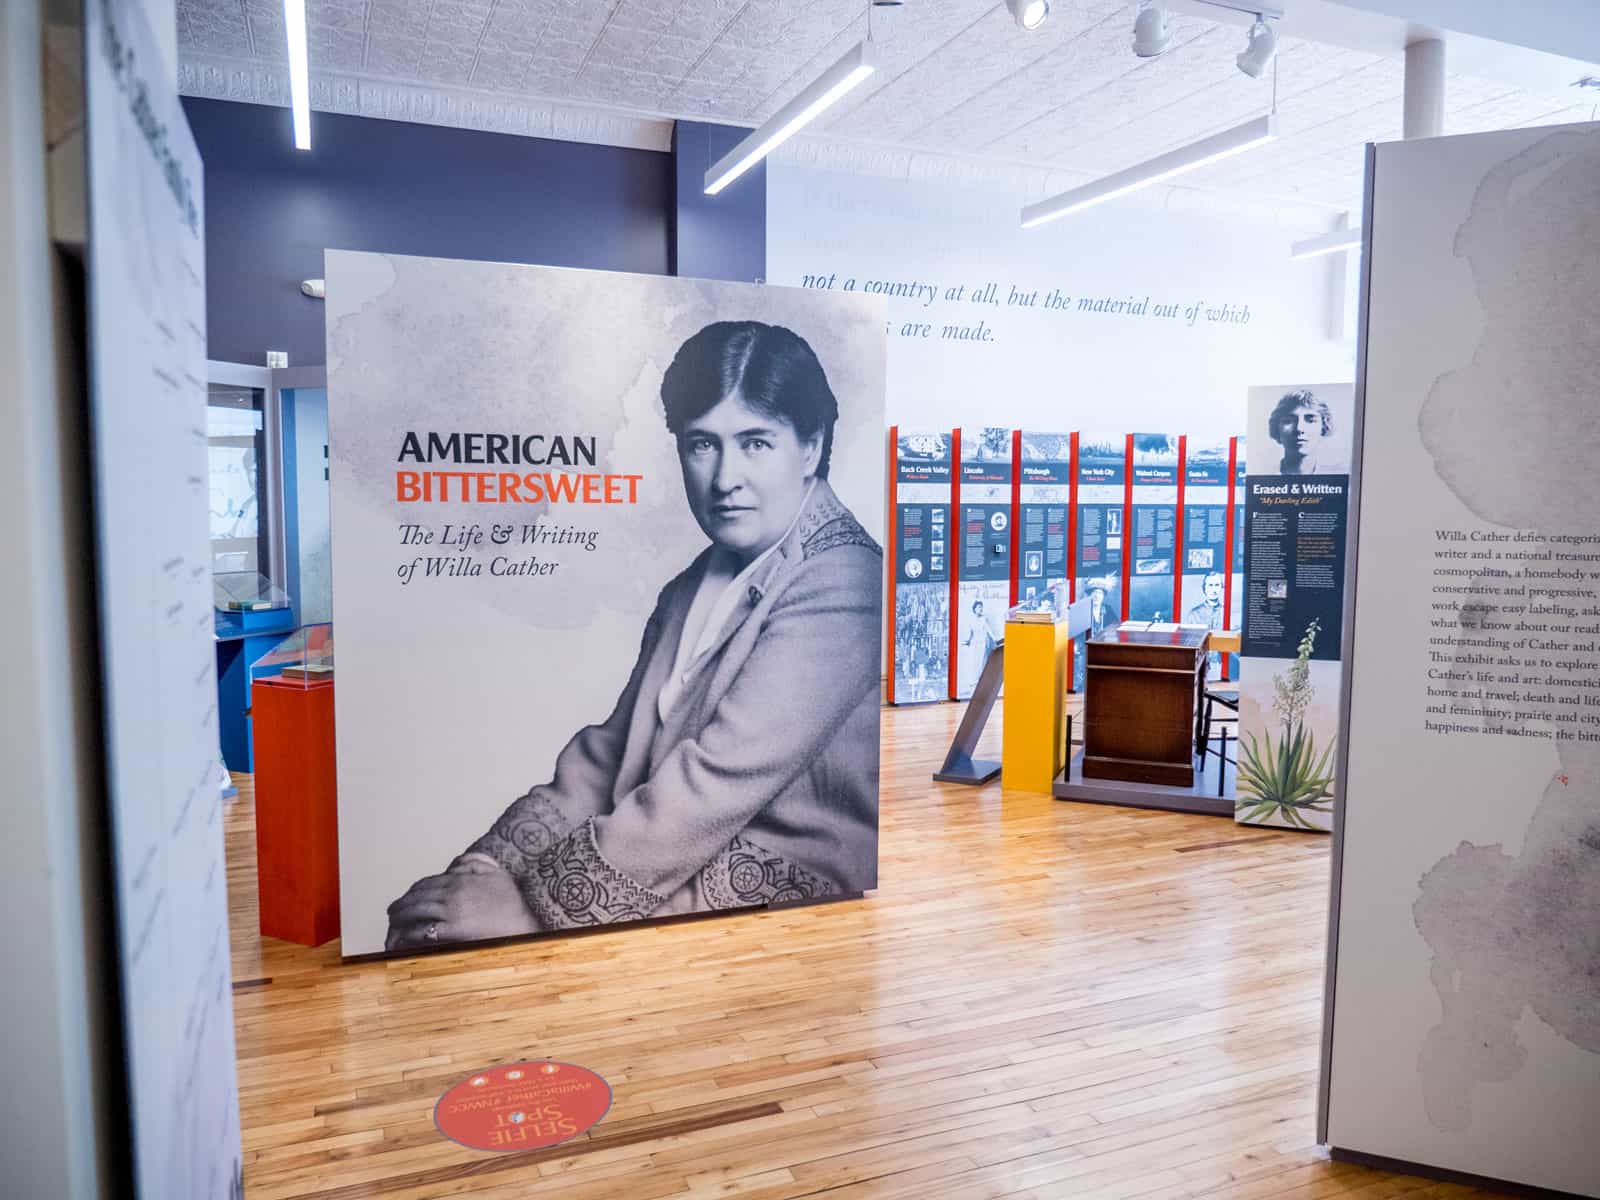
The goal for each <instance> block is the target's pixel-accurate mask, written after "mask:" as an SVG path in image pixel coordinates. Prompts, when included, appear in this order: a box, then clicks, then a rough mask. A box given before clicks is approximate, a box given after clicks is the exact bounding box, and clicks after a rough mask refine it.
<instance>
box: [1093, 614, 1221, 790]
mask: <svg viewBox="0 0 1600 1200" xmlns="http://www.w3.org/2000/svg"><path fill="white" fill-rule="evenodd" d="M1208 633H1209V631H1208V630H1204V629H1176V630H1172V631H1169V632H1166V633H1151V632H1148V631H1146V630H1116V629H1112V630H1107V631H1106V632H1105V633H1103V634H1101V635H1100V636H1099V637H1098V638H1091V639H1090V640H1089V644H1088V652H1087V660H1088V671H1087V676H1088V682H1087V684H1086V685H1085V688H1084V701H1083V707H1084V738H1083V751H1084V753H1083V775H1084V778H1086V779H1118V780H1124V781H1126V782H1129V783H1155V784H1164V785H1166V786H1169V787H1180V788H1187V787H1193V786H1194V755H1195V739H1196V737H1197V731H1198V726H1199V717H1200V690H1201V687H1202V686H1203V684H1204V679H1205V664H1206V639H1207V636H1208Z"/></svg>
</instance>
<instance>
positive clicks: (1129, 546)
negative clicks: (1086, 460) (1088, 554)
mask: <svg viewBox="0 0 1600 1200" xmlns="http://www.w3.org/2000/svg"><path fill="white" fill-rule="evenodd" d="M1132 574H1133V434H1131V433H1130V434H1129V435H1128V441H1127V448H1126V449H1125V450H1124V451H1123V458H1122V612H1121V613H1120V614H1119V616H1120V617H1121V619H1122V620H1124V621H1127V620H1131V619H1132V617H1133V607H1132V606H1133V582H1132Z"/></svg>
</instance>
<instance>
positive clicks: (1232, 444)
mask: <svg viewBox="0 0 1600 1200" xmlns="http://www.w3.org/2000/svg"><path fill="white" fill-rule="evenodd" d="M1238 479H1239V439H1238V438H1236V437H1234V438H1229V439H1228V532H1227V535H1226V537H1227V545H1226V548H1225V549H1224V550H1223V554H1224V555H1225V556H1226V558H1227V560H1228V565H1227V567H1226V569H1225V572H1224V575H1223V584H1222V588H1223V591H1222V624H1223V626H1224V627H1225V628H1227V629H1232V628H1233V552H1234V545H1233V541H1234V529H1235V527H1236V526H1235V521H1237V519H1238V518H1237V517H1236V516H1235V513H1234V505H1236V504H1238V503H1239V497H1238V496H1237V495H1236V492H1237V490H1238V487H1237V484H1238ZM1232 661H1233V655H1231V654H1224V655H1223V656H1222V677H1223V678H1224V679H1229V678H1231V677H1232V676H1231V674H1230V668H1231V667H1232Z"/></svg>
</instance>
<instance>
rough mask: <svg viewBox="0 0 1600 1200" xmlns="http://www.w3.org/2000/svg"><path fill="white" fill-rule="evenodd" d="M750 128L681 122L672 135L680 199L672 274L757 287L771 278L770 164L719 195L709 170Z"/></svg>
mask: <svg viewBox="0 0 1600 1200" xmlns="http://www.w3.org/2000/svg"><path fill="white" fill-rule="evenodd" d="M749 132H750V131H749V130H748V129H736V128H733V127H732V126H728V125H706V124H703V123H701V122H698V121H679V122H678V123H677V125H676V127H675V129H674V131H673V135H672V151H673V158H674V160H675V174H674V181H675V185H676V188H675V196H674V209H673V211H674V225H673V259H672V273H673V274H674V275H683V276H687V277H689V278H693V279H731V280H736V281H740V282H743V283H755V282H756V281H758V280H764V279H765V278H766V277H767V165H766V163H761V164H760V165H758V166H756V167H753V168H752V169H751V170H749V171H747V172H745V174H743V175H741V176H740V177H739V178H738V179H736V180H734V182H732V183H730V184H729V185H728V186H727V187H725V188H723V189H722V191H721V192H719V193H718V194H717V195H715V196H708V195H706V192H705V185H706V171H707V170H708V169H709V168H710V166H711V164H712V163H714V162H716V161H717V160H718V159H719V158H721V157H722V156H723V155H724V154H726V153H727V152H728V151H729V150H732V149H733V148H734V147H735V146H737V145H738V144H739V142H740V141H741V140H742V139H743V138H744V137H745V135H746V134H748V133H749Z"/></svg>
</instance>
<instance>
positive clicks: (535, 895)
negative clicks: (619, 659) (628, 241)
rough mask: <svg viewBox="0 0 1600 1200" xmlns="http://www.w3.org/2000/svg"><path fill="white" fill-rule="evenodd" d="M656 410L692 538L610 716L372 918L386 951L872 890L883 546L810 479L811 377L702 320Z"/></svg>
mask: <svg viewBox="0 0 1600 1200" xmlns="http://www.w3.org/2000/svg"><path fill="white" fill-rule="evenodd" d="M661 401H662V405H663V408H664V411H665V417H666V428H667V432H668V433H670V435H671V436H672V437H674V438H675V439H676V441H677V449H678V459H679V462H680V464H681V467H682V471H683V488H684V496H685V499H686V501H687V503H688V506H689V511H690V512H691V513H692V514H693V516H694V519H695V521H696V522H697V523H698V524H699V526H700V529H701V530H702V531H703V532H704V533H705V536H706V537H707V538H709V539H710V545H708V546H706V547H705V549H704V550H702V551H701V552H700V553H699V554H698V555H697V556H696V557H695V558H694V560H693V561H692V562H690V563H689V564H688V565H687V566H686V567H685V568H684V569H683V570H682V571H681V572H680V573H679V574H678V575H677V576H676V577H675V578H674V579H673V580H672V581H671V582H669V583H668V584H667V585H666V587H664V588H663V589H662V591H661V594H660V597H659V598H658V600H657V602H656V605H655V610H654V612H652V613H651V615H650V619H649V621H648V622H647V623H646V624H645V628H644V636H643V638H642V640H641V642H640V645H639V656H638V659H637V661H636V662H635V663H634V666H633V670H632V673H631V674H630V675H629V677H628V682H627V684H626V686H624V688H623V689H622V694H621V696H620V697H618V699H617V703H616V707H615V708H614V709H613V710H612V712H611V715H610V716H609V717H607V718H606V720H605V721H604V722H602V723H601V724H599V725H591V726H589V727H588V728H585V729H582V730H579V731H578V732H577V733H576V734H575V735H574V736H573V737H572V739H571V740H570V741H569V742H568V743H567V745H566V747H565V748H564V749H563V750H562V751H561V753H560V754H559V756H558V757H557V759H556V763H555V775H554V778H552V779H551V780H550V781H549V782H548V783H544V784H540V785H539V786H536V787H534V788H532V789H531V790H530V791H528V792H527V794H525V795H524V796H522V797H521V798H519V799H517V800H516V801H514V802H513V803H512V804H511V806H510V807H509V808H507V809H506V810H505V811H504V812H503V813H502V814H501V815H500V817H499V819H498V820H496V821H495V822H494V824H493V825H492V826H491V827H490V829H489V831H488V832H487V833H485V834H484V835H483V836H482V837H480V838H479V839H478V840H477V841H475V842H473V843H472V845H471V846H469V847H467V848H466V850H465V852H463V853H462V854H460V855H458V856H457V857H456V858H455V859H454V860H453V861H452V862H450V863H449V864H448V866H445V867H444V870H443V871H442V872H441V873H440V874H438V875H430V876H428V877H427V878H424V879H420V880H418V881H417V882H416V883H414V884H413V885H412V886H411V888H410V889H409V890H408V891H407V892H406V893H405V895H403V896H401V897H400V898H399V899H398V900H396V901H395V902H394V903H393V904H392V905H390V907H389V935H388V939H387V943H386V946H387V949H389V950H391V951H393V950H403V949H408V948H414V947H425V946H427V945H429V944H432V943H435V942H439V943H445V942H460V941H475V940H480V939H484V938H498V937H507V936H513V935H519V934H528V933H536V932H540V931H546V930H560V929H574V928H580V927H585V926H593V925H605V924H610V923H613V922H618V921H632V920H638V919H641V918H645V917H655V916H667V915H672V914H678V913H689V912H702V911H706V910H712V909H732V908H745V907H751V906H756V905H763V904H768V903H773V902H783V901H794V900H805V899H813V898H820V897H826V896H830V895H850V894H854V893H859V892H862V891H865V890H867V889H869V888H873V887H876V886H877V838H878V832H877V831H878V717H879V712H878V674H879V658H880V651H879V640H880V630H881V627H882V621H881V614H880V607H881V594H882V579H883V575H882V571H883V556H882V551H881V550H880V549H879V547H878V545H877V544H876V542H874V540H873V539H872V538H871V537H870V536H869V535H868V534H867V532H866V531H865V530H864V529H863V528H862V527H861V525H860V524H859V523H858V522H857V520H856V518H855V517H854V515H852V513H851V512H850V510H849V509H848V508H846V507H845V506H844V504H843V503H842V502H841V501H840V500H839V498H838V497H837V496H836V495H835V494H834V492H833V489H832V488H831V487H829V485H828V465H829V461H830V458H831V457H832V452H833V432H834V424H835V422H836V421H837V419H838V415H839V409H838V402H837V400H836V399H835V397H834V394H833V391H832V389H831V388H830V387H829V384H828V379H827V375H826V373H825V371H824V370H823V366H822V364H821V362H819V361H818V358H817V356H816V354H815V353H814V352H813V351H812V348H811V346H810V345H809V344H808V343H807V342H806V341H805V339H804V338H802V337H800V336H798V335H797V334H795V333H794V332H792V331H791V330H789V329H786V328H783V327H781V326H775V325H766V324H762V323H760V322H756V321H722V322H717V323H715V324H712V325H708V326H706V327H705V328H704V329H701V330H700V331H699V332H698V333H696V334H695V335H694V336H692V337H690V338H689V339H688V340H687V341H686V342H685V343H684V344H683V345H682V346H681V347H680V348H679V350H678V351H677V354H676V355H675V357H674V358H673V360H672V363H671V365H670V366H669V367H668V368H667V370H666V372H665V373H664V375H663V378H662V381H661Z"/></svg>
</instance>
